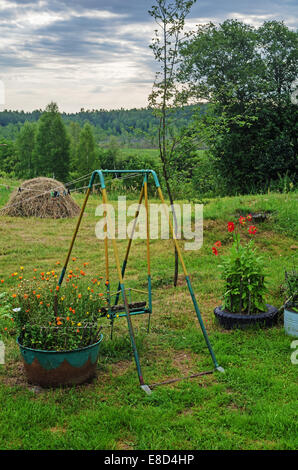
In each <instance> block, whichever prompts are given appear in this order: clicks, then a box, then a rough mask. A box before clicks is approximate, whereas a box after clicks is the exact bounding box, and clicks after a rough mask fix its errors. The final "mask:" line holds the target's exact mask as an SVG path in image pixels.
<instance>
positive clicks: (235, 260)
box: [212, 215, 267, 315]
mask: <svg viewBox="0 0 298 470" xmlns="http://www.w3.org/2000/svg"><path fill="white" fill-rule="evenodd" d="M251 219H252V217H251V215H248V216H247V217H242V216H241V217H240V218H239V224H237V225H235V223H234V222H228V232H229V233H231V234H232V236H233V245H232V247H231V249H230V252H229V254H228V255H226V256H223V257H222V260H221V264H220V265H219V268H220V269H221V276H222V279H223V280H224V281H225V284H224V291H223V298H224V303H223V307H224V308H225V309H226V310H228V311H229V312H231V313H241V314H247V315H252V314H256V313H259V312H263V311H265V310H266V305H265V299H264V296H265V293H266V290H267V289H266V286H265V272H264V263H263V259H262V257H261V256H259V254H258V252H257V249H256V248H255V246H254V240H253V239H252V238H250V240H249V241H248V242H247V243H244V244H242V243H241V240H240V233H239V230H240V229H244V228H245V226H246V224H247V222H248V221H251ZM256 232H257V229H256V227H255V226H254V225H251V226H249V228H248V234H249V235H250V236H251V237H252V236H254V235H255V234H256ZM220 247H221V242H220V241H218V242H216V243H215V244H214V246H213V248H212V252H213V254H214V255H216V256H218V254H219V251H218V249H219V248H220Z"/></svg>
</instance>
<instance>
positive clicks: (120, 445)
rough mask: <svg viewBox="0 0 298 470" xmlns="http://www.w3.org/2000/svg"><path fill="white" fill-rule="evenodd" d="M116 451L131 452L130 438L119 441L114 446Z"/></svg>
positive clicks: (131, 443)
mask: <svg viewBox="0 0 298 470" xmlns="http://www.w3.org/2000/svg"><path fill="white" fill-rule="evenodd" d="M116 450H133V442H132V439H131V438H126V439H125V438H123V439H120V440H119V441H118V442H117V444H116Z"/></svg>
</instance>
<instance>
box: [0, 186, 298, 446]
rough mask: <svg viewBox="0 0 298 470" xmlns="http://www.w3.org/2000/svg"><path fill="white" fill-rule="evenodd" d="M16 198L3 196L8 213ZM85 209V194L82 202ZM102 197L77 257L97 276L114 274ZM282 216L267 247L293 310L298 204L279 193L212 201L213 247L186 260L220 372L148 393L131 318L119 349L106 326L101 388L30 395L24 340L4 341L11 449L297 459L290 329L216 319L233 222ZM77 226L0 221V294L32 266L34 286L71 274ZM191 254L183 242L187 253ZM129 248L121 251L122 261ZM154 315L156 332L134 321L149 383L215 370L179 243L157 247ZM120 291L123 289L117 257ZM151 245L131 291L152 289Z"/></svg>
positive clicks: (1, 440) (275, 300)
mask: <svg viewBox="0 0 298 470" xmlns="http://www.w3.org/2000/svg"><path fill="white" fill-rule="evenodd" d="M7 197H8V194H6V195H5V196H3V197H2V199H1V203H2V204H4V203H5V202H6V200H7ZM75 197H76V199H77V201H78V203H80V204H81V203H82V200H83V199H82V198H83V196H82V195H75ZM97 204H98V199H97V198H96V196H91V197H90V202H89V205H88V207H87V214H86V216H84V217H83V222H82V228H81V230H80V232H79V235H78V238H77V241H76V243H75V246H74V251H73V255H74V256H76V257H77V261H75V262H72V261H71V263H72V264H71V266H72V268H74V267H76V266H81V265H82V263H84V262H86V261H88V262H89V263H90V265H89V268H88V269H89V272H90V276H91V275H92V276H93V277H94V276H98V275H100V274H102V275H104V248H103V243H102V242H101V241H99V240H97V239H96V237H95V234H94V229H95V223H96V221H97V220H98V219H97V218H96V217H95V215H94V213H95V208H96V206H97ZM260 210H266V211H271V217H270V219H269V220H268V221H266V222H264V223H262V224H259V225H258V235H257V237H256V244H257V246H258V247H259V249H260V250H261V252H262V254H263V256H264V258H265V262H266V269H267V273H268V300H267V301H268V303H270V304H273V305H275V306H277V307H280V306H281V305H282V303H283V300H284V299H283V293H282V291H281V285H282V283H283V278H284V268H286V267H287V266H291V265H292V258H293V255H295V253H296V249H297V238H296V237H297V222H296V219H297V198H296V195H295V194H270V195H262V196H245V197H236V198H222V199H214V200H208V201H206V205H205V208H204V245H203V247H202V249H201V250H199V251H197V252H191V251H186V252H185V261H186V265H187V267H188V270H189V272H190V274H191V278H192V282H193V286H194V290H195V292H196V295H197V299H198V303H199V306H200V308H201V311H202V316H203V318H204V321H205V323H206V327H207V331H208V334H209V337H210V340H211V343H212V346H213V348H214V350H215V353H216V356H217V359H218V362H219V363H220V365H221V366H223V367H224V368H225V371H226V372H225V374H220V373H215V374H213V375H206V376H202V377H199V378H196V379H192V380H187V381H182V382H178V383H175V384H172V385H167V386H161V387H159V388H156V389H155V390H154V393H153V394H152V395H151V396H147V395H145V394H144V392H143V391H142V390H141V389H140V388H139V386H138V378H137V374H136V370H135V365H134V361H133V359H132V354H131V349H130V342H129V338H128V333H127V326H126V321H125V319H119V320H118V322H117V323H116V326H115V334H114V340H113V342H112V341H111V340H110V339H109V324H108V322H107V320H104V321H105V323H104V325H103V326H104V341H103V344H102V349H101V354H100V358H99V362H98V374H97V378H96V379H95V380H94V381H93V382H92V383H89V384H87V385H81V386H76V387H73V388H65V389H56V390H54V389H53V390H52V389H49V390H43V391H41V392H40V393H36V392H34V390H32V388H31V387H30V386H28V385H27V383H26V380H25V377H24V374H23V369H22V364H21V361H20V354H19V351H18V349H17V347H16V344H15V337H14V336H11V337H9V338H7V339H6V340H5V342H6V346H7V348H6V349H7V351H6V364H5V365H4V366H0V402H1V407H0V423H1V426H0V448H1V449H125V450H130V449H148V450H149V449H150V450H159V449H163V450H169V449H177V450H179V449H185V450H187V449H189V450H193V449H297V447H298V437H297V436H298V433H297V371H298V369H297V367H298V366H297V365H293V364H292V363H291V360H290V357H291V354H292V352H293V350H292V349H291V343H292V341H293V338H291V337H288V336H286V335H285V334H284V330H283V324H282V319H280V322H279V324H278V326H276V327H274V328H271V329H267V330H264V329H259V328H251V329H248V330H246V331H240V330H236V331H224V330H223V329H222V328H221V327H220V326H219V325H218V324H217V323H216V321H215V319H214V315H213V310H214V308H215V307H216V306H217V305H220V303H221V286H222V281H221V280H220V276H219V270H218V268H217V263H218V259H217V258H215V257H214V256H212V254H211V247H212V245H213V243H214V242H215V241H216V240H221V241H222V243H223V248H222V251H223V252H225V251H226V250H228V248H229V245H230V239H229V237H228V234H227V232H226V223H227V221H228V220H231V219H232V217H233V216H235V214H236V213H238V211H243V212H245V211H249V212H256V211H260ZM74 226H75V220H40V219H30V220H29V219H19V218H8V217H1V221H0V240H1V242H0V279H4V280H5V282H4V284H3V285H2V287H0V289H2V291H4V290H7V289H8V288H9V285H10V284H11V282H12V281H11V280H9V279H8V276H9V275H10V274H11V273H12V272H14V271H18V270H19V268H20V265H22V266H24V275H25V276H26V274H29V275H31V274H32V272H33V269H34V268H37V269H38V271H42V270H49V269H52V268H54V269H56V268H57V266H56V262H57V261H60V262H61V263H63V261H64V258H65V255H66V252H67V249H68V246H69V243H70V239H71V235H72V232H73V229H74ZM181 245H183V242H181ZM125 248H126V242H125V241H119V250H120V255H121V257H123V255H124V252H125ZM151 255H152V277H153V288H154V290H153V309H154V313H153V315H152V319H151V326H152V328H151V332H150V333H149V334H147V333H146V328H147V318H146V317H145V316H139V317H138V318H133V323H134V325H135V328H136V339H137V344H138V348H139V353H140V359H141V364H142V368H143V374H144V377H145V382H146V383H154V382H159V381H161V380H165V379H169V378H174V377H179V376H184V375H189V374H191V373H196V372H200V371H205V370H210V369H212V361H211V358H210V356H209V354H208V350H207V348H206V345H205V343H204V340H203V337H202V334H201V331H200V328H199V325H198V322H197V319H196V316H195V313H194V311H193V306H192V302H191V299H190V296H189V294H188V291H187V289H186V286H185V284H184V282H183V278H182V276H181V278H179V285H178V287H177V288H176V289H175V288H174V287H173V286H172V282H171V280H172V272H173V249H172V245H171V241H166V240H164V241H160V240H153V241H152V243H151ZM111 271H112V272H113V275H112V276H111V277H112V282H113V284H114V287H115V288H116V285H117V280H116V272H115V262H114V258H113V256H112V252H111ZM146 275H147V274H146V244H145V242H144V241H142V240H135V241H134V243H133V249H132V252H131V257H130V258H129V263H128V270H127V276H126V280H127V285H128V286H131V287H138V288H139V289H144V288H146Z"/></svg>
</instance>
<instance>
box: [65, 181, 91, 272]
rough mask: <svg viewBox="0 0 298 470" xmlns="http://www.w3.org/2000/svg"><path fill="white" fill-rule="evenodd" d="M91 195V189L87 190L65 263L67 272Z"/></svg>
mask: <svg viewBox="0 0 298 470" xmlns="http://www.w3.org/2000/svg"><path fill="white" fill-rule="evenodd" d="M89 195H90V188H88V189H87V192H86V197H85V200H84V203H83V205H82V208H81V212H80V215H79V218H78V221H77V225H76V228H75V231H74V234H73V237H72V240H71V244H70V248H69V250H68V254H67V257H66V260H65V263H64V268H65V270H66V268H67V265H68V261H69V258H70V255H71V252H72V249H73V245H74V242H75V239H76V236H77V234H78V231H79V228H80V225H81V221H82V217H83V214H84V211H85V208H86V204H87V201H88V198H89Z"/></svg>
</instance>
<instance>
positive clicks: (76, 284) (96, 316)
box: [0, 263, 105, 351]
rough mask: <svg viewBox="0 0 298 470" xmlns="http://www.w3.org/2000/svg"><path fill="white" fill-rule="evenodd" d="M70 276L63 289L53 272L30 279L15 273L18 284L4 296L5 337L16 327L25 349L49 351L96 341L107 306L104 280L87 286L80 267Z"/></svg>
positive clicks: (84, 345) (70, 348)
mask: <svg viewBox="0 0 298 470" xmlns="http://www.w3.org/2000/svg"><path fill="white" fill-rule="evenodd" d="M85 264H87V263H85ZM67 274H68V275H67V280H66V282H65V284H64V286H63V287H61V288H60V286H58V285H57V274H56V273H55V271H54V270H53V271H51V272H47V273H45V272H42V273H40V274H39V275H37V276H36V275H35V276H34V279H30V280H27V279H24V278H23V276H18V273H13V274H12V277H14V278H15V279H16V280H17V285H16V286H14V287H11V288H10V290H9V291H8V292H5V293H4V292H3V293H2V294H1V297H2V298H1V304H2V307H1V309H2V310H1V311H0V316H1V319H0V320H1V321H0V325H1V326H2V328H1V330H2V334H3V333H4V334H9V333H10V332H11V328H13V329H14V332H16V333H17V335H18V338H19V341H20V343H21V344H22V345H23V346H25V347H29V348H33V349H40V350H48V351H65V350H74V349H78V348H83V347H86V346H89V345H91V344H94V343H95V342H97V341H98V340H99V337H100V331H101V326H100V317H101V316H102V315H101V308H102V306H103V305H105V299H104V294H103V293H102V292H100V286H101V280H100V279H92V280H91V283H90V284H91V285H88V284H89V283H87V281H86V280H85V271H83V270H79V269H78V268H77V270H75V272H74V271H73V270H70V271H69V272H68V273H67Z"/></svg>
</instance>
